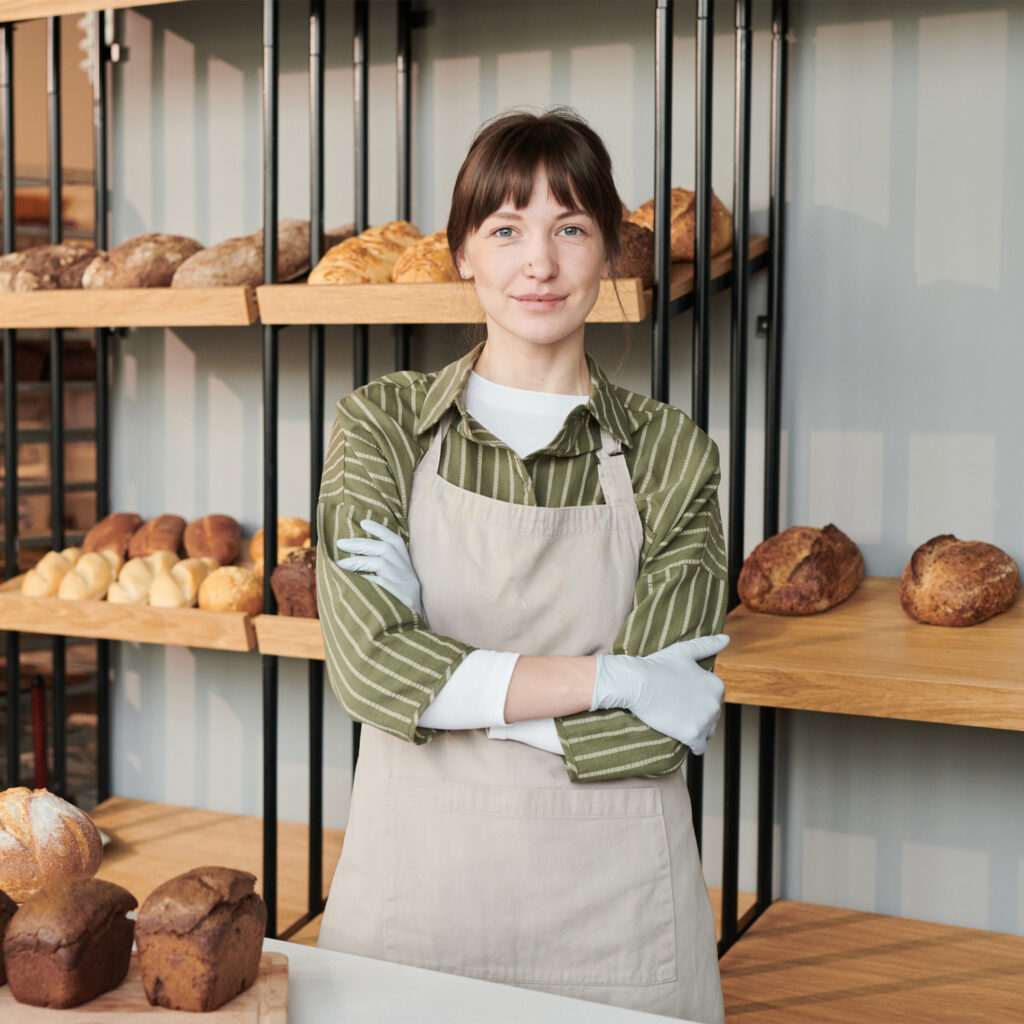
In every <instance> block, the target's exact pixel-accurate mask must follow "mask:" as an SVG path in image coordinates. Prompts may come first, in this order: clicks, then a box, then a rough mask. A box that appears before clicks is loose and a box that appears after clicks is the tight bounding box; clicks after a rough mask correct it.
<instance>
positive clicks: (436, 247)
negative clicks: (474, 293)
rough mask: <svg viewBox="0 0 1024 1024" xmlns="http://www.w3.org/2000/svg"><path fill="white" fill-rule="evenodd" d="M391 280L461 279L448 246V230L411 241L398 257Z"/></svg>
mask: <svg viewBox="0 0 1024 1024" xmlns="http://www.w3.org/2000/svg"><path fill="white" fill-rule="evenodd" d="M391 280H392V281H395V282H397V283H411V282H422V283H431V282H438V281H461V280H462V278H461V276H460V275H459V272H458V270H457V269H456V268H455V263H454V261H453V260H452V254H451V250H450V249H449V248H448V232H447V231H435V232H434V233H433V234H432V235H426V236H425V237H423V238H420V239H417V240H416V241H415V242H413V243H412V245H410V246H409V247H408V248H407V249H406V250H405V251H404V252H403V253H402V254H401V256H399V257H398V260H397V261H396V263H395V265H394V268H393V269H392V271H391Z"/></svg>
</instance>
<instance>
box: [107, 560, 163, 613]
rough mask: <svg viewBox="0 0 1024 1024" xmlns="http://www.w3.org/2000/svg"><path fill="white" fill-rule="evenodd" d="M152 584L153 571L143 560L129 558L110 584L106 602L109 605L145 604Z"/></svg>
mask: <svg viewBox="0 0 1024 1024" xmlns="http://www.w3.org/2000/svg"><path fill="white" fill-rule="evenodd" d="M152 583H153V569H152V567H151V566H149V565H148V564H147V563H146V560H145V559H144V558H129V559H128V561H127V562H125V563H124V566H123V567H122V569H121V572H120V573H119V574H118V577H117V579H116V580H115V581H114V582H113V583H111V584H110V590H109V592H108V593H107V600H108V601H109V602H110V603H111V604H140V605H141V604H146V603H147V602H148V601H149V588H150V586H151V585H152Z"/></svg>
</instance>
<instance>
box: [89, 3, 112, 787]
mask: <svg viewBox="0 0 1024 1024" xmlns="http://www.w3.org/2000/svg"><path fill="white" fill-rule="evenodd" d="M104 18H105V15H104V13H103V12H102V11H97V12H96V13H95V14H94V15H93V51H92V66H93V83H92V124H93V158H94V163H95V179H94V189H95V194H96V211H95V213H96V216H95V225H96V227H95V233H96V248H97V249H107V248H108V247H109V245H108V242H109V239H108V233H107V185H108V181H107V141H108V139H107V47H106V45H105V42H104V38H103V23H104ZM93 338H94V341H95V344H96V519H97V520H99V519H102V518H103V517H104V516H106V515H109V513H110V368H109V348H108V346H109V339H110V332H109V331H108V330H107V329H106V328H104V327H100V328H98V329H97V330H96V332H95V334H94V335H93ZM96 748H97V749H96V796H97V799H98V800H100V801H103V800H106V799H107V798H108V797H109V796H110V795H111V793H112V791H113V785H112V777H113V762H112V748H111V742H110V641H109V640H98V641H97V642H96Z"/></svg>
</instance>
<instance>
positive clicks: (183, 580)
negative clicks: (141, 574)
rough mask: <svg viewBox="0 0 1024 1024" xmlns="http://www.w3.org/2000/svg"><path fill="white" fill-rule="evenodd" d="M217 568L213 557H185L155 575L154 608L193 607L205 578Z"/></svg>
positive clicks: (152, 601) (151, 598)
mask: <svg viewBox="0 0 1024 1024" xmlns="http://www.w3.org/2000/svg"><path fill="white" fill-rule="evenodd" d="M216 568H217V563H216V562H215V561H214V560H213V559H212V558H183V559H182V560H181V561H180V562H176V563H175V564H174V565H173V566H171V567H170V568H168V569H165V570H164V571H163V572H160V573H158V574H157V575H156V576H155V577H154V579H153V584H152V586H151V587H150V588H149V603H150V604H151V605H152V606H153V607H154V608H190V607H192V606H193V605H194V604H195V603H196V598H197V597H198V595H199V587H200V585H201V584H202V582H203V580H205V579H206V577H207V576H208V575H209V574H210V573H211V572H213V570H214V569H216Z"/></svg>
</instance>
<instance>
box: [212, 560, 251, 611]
mask: <svg viewBox="0 0 1024 1024" xmlns="http://www.w3.org/2000/svg"><path fill="white" fill-rule="evenodd" d="M199 607H200V608H203V609H205V610H206V611H213V612H245V613H246V614H247V615H259V613H260V612H261V611H263V584H262V583H261V582H260V580H259V578H258V577H257V576H256V574H255V573H253V572H250V571H249V570H248V569H243V568H241V567H240V566H237V565H225V566H222V567H221V568H220V569H214V570H213V572H211V573H210V575H209V576H207V577H206V579H204V580H203V582H202V583H200V584H199Z"/></svg>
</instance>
